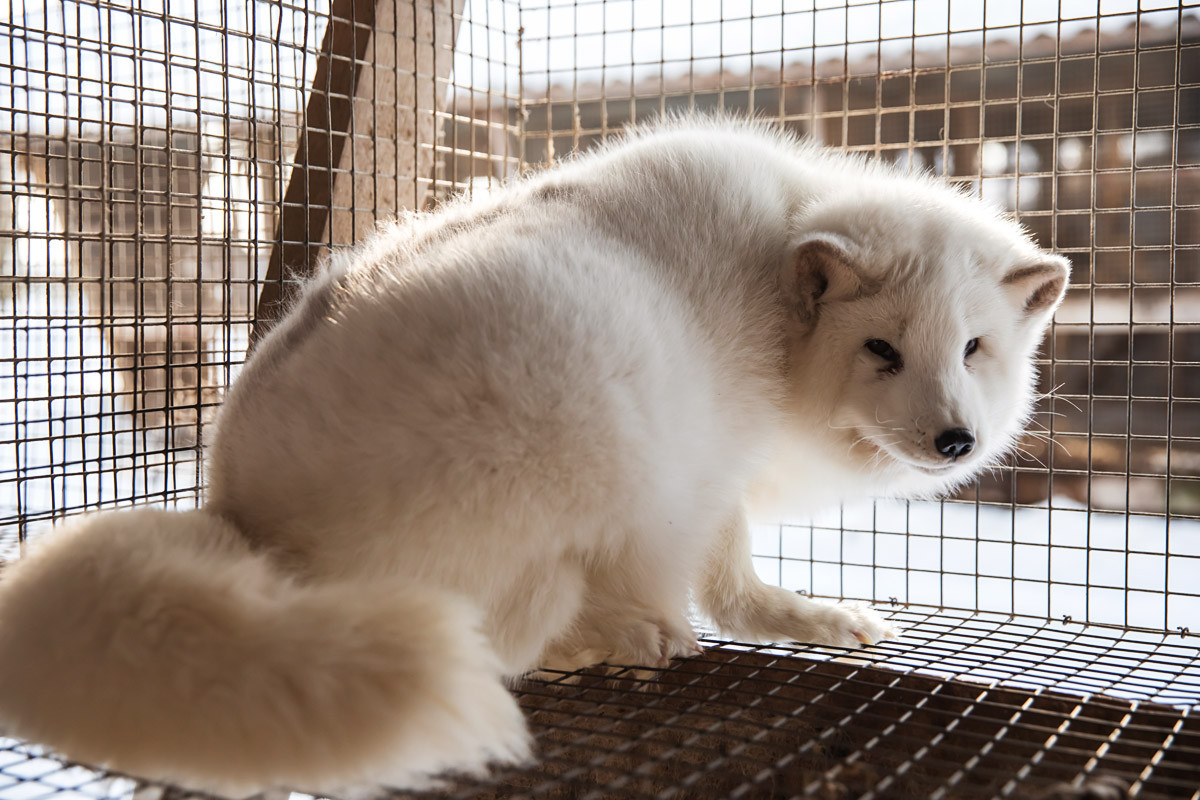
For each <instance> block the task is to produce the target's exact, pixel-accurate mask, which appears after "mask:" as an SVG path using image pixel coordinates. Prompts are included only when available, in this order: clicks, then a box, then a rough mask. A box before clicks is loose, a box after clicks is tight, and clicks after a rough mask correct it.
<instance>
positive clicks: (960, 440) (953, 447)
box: [933, 428, 975, 461]
mask: <svg viewBox="0 0 1200 800" xmlns="http://www.w3.org/2000/svg"><path fill="white" fill-rule="evenodd" d="M933 446H934V447H936V448H937V451H938V452H939V453H941V454H942V455H944V456H945V457H946V458H948V459H950V460H951V461H954V460H956V459H958V458H959V457H960V456H965V455H966V454H967V453H969V452H971V450H972V449H974V447H975V434H973V433H971V432H970V431H969V430H967V429H966V428H951V429H950V430H948V431H942V432H941V433H939V434H938V437H937V438H936V439H934V440H933Z"/></svg>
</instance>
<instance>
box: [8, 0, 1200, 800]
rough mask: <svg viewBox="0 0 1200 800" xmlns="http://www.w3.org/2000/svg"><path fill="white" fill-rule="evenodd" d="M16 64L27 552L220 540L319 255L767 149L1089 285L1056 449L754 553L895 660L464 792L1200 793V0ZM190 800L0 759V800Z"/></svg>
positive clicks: (715, 659) (347, 39)
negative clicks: (915, 179)
mask: <svg viewBox="0 0 1200 800" xmlns="http://www.w3.org/2000/svg"><path fill="white" fill-rule="evenodd" d="M0 52H3V54H4V55H3V56H2V57H0V253H2V254H3V267H2V268H0V275H2V276H3V295H2V300H0V302H3V305H4V309H5V314H4V315H3V326H2V327H0V360H2V361H3V365H4V369H3V370H2V371H0V437H2V441H0V525H2V526H3V533H2V534H0V555H3V557H4V558H6V559H14V558H18V557H19V554H20V552H21V550H22V548H23V546H24V543H25V542H26V541H27V540H29V539H30V538H32V537H36V536H41V535H53V533H52V532H51V522H52V521H54V520H56V519H60V518H62V517H65V516H70V515H74V514H77V513H80V512H83V511H87V510H93V509H98V508H107V507H114V506H122V505H128V504H133V503H156V504H165V505H168V506H176V507H189V506H192V505H194V504H195V503H196V502H197V501H198V499H199V496H200V493H201V487H202V486H203V484H204V477H205V476H204V466H203V460H202V445H203V443H204V441H205V433H206V429H207V426H208V425H209V423H210V421H211V419H212V416H213V413H214V411H215V409H216V407H217V406H218V405H219V402H220V398H221V395H222V391H223V389H224V388H225V387H226V386H228V385H229V383H230V382H231V381H232V380H233V379H234V378H235V377H236V375H237V374H238V371H239V368H240V365H241V364H242V362H243V361H244V359H245V357H246V352H247V348H248V346H249V344H250V341H251V339H252V338H253V337H254V335H255V331H256V330H261V327H262V326H263V325H264V324H265V323H266V322H268V321H269V320H270V319H271V318H272V317H273V316H274V315H275V314H276V313H277V309H278V307H279V305H280V302H281V301H282V300H284V299H286V298H287V297H288V295H289V292H290V291H291V289H292V288H293V287H294V286H295V285H296V283H297V281H298V280H299V279H300V278H302V277H303V276H304V275H306V274H308V273H309V272H311V271H312V270H314V269H316V268H318V265H319V263H320V260H321V258H322V256H323V255H324V253H325V252H327V251H328V250H329V249H331V248H339V247H344V246H348V245H352V244H354V243H355V242H357V241H360V240H361V239H362V238H363V237H364V236H366V235H368V234H369V233H370V231H371V230H372V229H373V228H374V226H375V225H376V224H377V223H378V222H379V221H381V220H384V219H387V218H389V217H391V216H393V215H394V214H395V213H397V212H398V211H401V210H405V209H426V208H433V207H436V206H437V205H438V204H440V203H441V202H443V201H444V200H445V199H447V198H449V197H452V196H455V195H457V194H459V193H462V192H468V193H480V192H487V191H488V190H489V189H490V188H492V187H493V186H496V185H498V184H499V183H500V182H503V181H505V180H506V179H509V178H512V177H514V176H517V175H519V174H521V173H522V172H524V171H526V170H530V169H537V168H540V167H542V166H544V165H549V164H552V163H554V162H555V161H557V160H559V159H561V158H563V157H566V156H567V155H569V154H571V153H574V152H577V151H582V150H587V149H588V148H590V147H593V146H595V145H596V144H598V143H599V142H602V141H604V140H605V139H607V138H608V137H610V136H615V135H618V134H619V133H620V132H621V131H622V130H623V129H624V127H625V126H627V125H629V124H632V123H638V122H645V121H649V120H652V119H655V118H657V117H659V116H661V115H663V114H667V113H671V112H679V111H692V110H700V111H708V110H720V111H724V112H732V113H744V114H750V115H755V116H758V117H761V118H765V119H769V120H772V121H775V122H777V123H778V124H780V125H782V126H784V127H786V128H788V129H791V130H793V131H796V132H797V133H800V134H802V135H805V136H809V137H812V138H815V139H817V140H818V141H820V142H822V143H824V144H827V145H830V146H833V147H837V148H842V149H845V150H850V151H858V152H864V153H868V154H870V155H871V156H873V157H875V158H879V159H884V160H888V161H893V162H899V163H901V164H903V165H907V166H909V167H911V168H913V169H919V170H929V171H932V172H934V173H935V174H937V175H940V176H944V178H945V179H946V180H948V181H953V182H958V183H961V184H963V185H965V186H967V187H968V188H969V189H970V190H971V191H972V192H974V193H977V194H980V195H982V196H983V197H985V198H987V199H990V200H992V201H994V202H996V203H998V204H1000V205H1002V206H1004V207H1006V208H1007V209H1009V210H1010V211H1012V212H1013V213H1014V214H1015V215H1016V216H1017V218H1018V219H1020V221H1021V222H1022V223H1023V224H1024V225H1025V226H1026V227H1027V228H1029V230H1030V231H1031V232H1032V233H1033V234H1034V236H1035V238H1036V239H1037V241H1038V242H1039V243H1040V244H1041V245H1043V246H1045V247H1048V248H1050V249H1053V250H1054V251H1056V252H1059V253H1062V254H1065V255H1067V256H1069V257H1070V259H1071V261H1072V263H1073V269H1074V274H1073V278H1072V287H1071V289H1070V292H1069V294H1068V297H1067V299H1066V301H1065V303H1064V305H1063V306H1062V308H1061V309H1060V311H1059V313H1058V315H1057V318H1056V322H1055V323H1054V325H1053V327H1052V329H1051V333H1050V335H1049V336H1048V338H1047V341H1046V343H1045V345H1044V348H1043V351H1042V353H1041V355H1040V359H1039V364H1040V372H1041V377H1040V380H1041V384H1040V387H1039V388H1040V391H1041V393H1042V394H1041V397H1040V399H1039V402H1038V409H1037V411H1038V414H1037V416H1036V417H1035V419H1036V422H1035V424H1034V428H1035V430H1033V431H1031V432H1030V434H1029V435H1028V437H1027V438H1026V439H1025V440H1024V441H1023V446H1022V452H1021V454H1020V455H1019V456H1017V457H1015V458H1014V460H1013V463H1012V464H1010V465H1008V466H1006V467H1004V468H1001V469H998V470H996V471H994V472H993V473H992V474H989V475H987V476H985V477H984V478H983V479H981V481H980V482H979V483H978V484H976V485H974V486H972V487H970V488H969V489H967V490H965V491H963V492H961V493H960V494H959V495H958V496H956V497H954V498H951V499H948V500H946V501H944V502H908V503H904V502H895V501H871V502H866V503H862V504H859V505H855V506H846V507H844V508H840V509H832V510H830V509H826V510H822V511H821V512H820V513H818V514H816V515H814V516H811V517H807V518H800V519H788V520H781V521H778V522H777V523H776V524H772V525H762V526H758V527H756V528H755V531H754V546H755V556H756V566H757V567H758V569H759V572H760V574H761V575H762V577H764V579H767V580H769V581H770V582H773V583H776V584H779V585H782V586H785V587H788V588H791V589H796V590H801V591H805V592H808V593H811V594H814V595H819V596H824V597H832V598H842V599H846V598H850V599H863V600H870V601H873V602H875V603H876V604H877V605H878V606H879V607H881V608H883V609H884V610H886V611H888V612H889V614H890V615H891V616H892V617H893V618H894V619H895V620H897V621H898V622H899V623H900V625H901V626H902V627H904V628H906V629H907V634H906V636H905V637H904V639H903V640H901V641H900V642H895V643H885V644H884V645H880V646H876V647H875V648H872V649H871V650H869V651H865V652H864V653H856V654H852V656H851V655H848V654H846V653H843V652H838V651H834V650H830V649H828V648H813V647H791V648H773V649H771V648H762V647H748V646H738V645H734V644H732V643H713V644H714V645H715V646H714V648H713V649H711V650H709V651H708V652H707V653H706V654H705V655H704V656H701V657H699V658H697V659H693V660H687V661H682V662H679V663H677V664H675V665H674V666H672V667H671V668H670V669H667V670H657V671H645V670H641V671H616V672H612V671H609V672H604V673H600V672H596V671H592V672H588V673H584V674H581V675H566V676H553V675H551V676H549V677H545V678H544V679H539V680H532V679H531V680H529V681H526V682H524V683H523V684H522V685H521V686H519V687H518V688H517V692H518V695H519V697H520V698H521V701H522V703H523V705H524V706H525V708H526V710H527V711H528V712H529V715H530V720H531V724H532V726H533V728H534V730H535V733H536V735H537V736H538V739H539V746H540V762H539V765H538V766H536V767H534V768H532V769H527V770H514V771H510V772H506V773H501V774H498V775H497V776H495V780H493V781H491V782H488V783H470V782H460V783H458V784H454V785H452V786H449V787H447V788H446V790H445V791H444V792H443V793H442V794H444V795H451V796H470V797H493V796H516V795H522V796H524V795H528V796H548V797H607V796H617V795H621V796H634V797H643V796H644V797H689V796H723V797H767V796H770V797H775V796H818V797H860V796H861V797H979V796H1009V797H1025V796H1033V795H1034V794H1036V793H1045V796H1048V797H1049V796H1063V797H1067V796H1093V797H1102V796H1108V795H1104V794H1100V793H1099V792H1102V791H1110V790H1111V791H1112V792H1113V794H1112V795H1111V796H1124V794H1126V793H1128V795H1129V796H1137V797H1200V774H1198V772H1197V767H1196V765H1197V764H1200V728H1198V727H1197V724H1196V722H1195V718H1194V715H1192V713H1191V712H1192V711H1193V710H1194V709H1195V708H1196V704H1197V703H1198V702H1200V646H1198V645H1197V644H1196V639H1195V634H1194V633H1193V631H1195V632H1196V633H1200V624H1198V623H1200V355H1198V354H1200V7H1197V6H1196V5H1195V4H1194V3H1191V2H1182V3H1169V2H1163V3H1155V2H1142V3H1140V4H1139V3H1136V2H1107V1H1106V2H1066V1H1065V0H1064V2H1060V3H1021V2H1015V1H1010V0H986V1H985V0H980V1H979V2H963V3H958V2H956V3H953V4H951V3H950V2H948V0H882V1H881V2H874V1H873V0H872V1H871V2H866V1H865V0H864V2H853V1H849V2H837V3H834V2H812V3H784V2H782V0H776V1H775V2H772V1H770V0H766V1H763V2H759V1H758V0H756V1H755V2H745V3H730V2H724V3H722V2H719V0H693V2H687V3H676V2H664V1H663V0H573V1H572V2H561V1H560V0H545V1H544V2H541V3H536V2H531V1H530V0H411V2H408V1H406V0H378V2H376V0H331V2H321V1H318V0H311V1H310V0H306V1H305V2H303V3H293V2H286V1H285V0H272V1H270V2H268V1H266V0H254V1H253V2H250V3H247V4H219V3H203V2H191V3H189V2H183V3H178V2H172V3H170V4H169V5H168V4H167V3H166V2H165V0H149V1H147V0H138V1H137V2H134V3H123V2H103V3H92V2H76V1H75V0H45V1H44V2H33V1H30V2H25V1H24V0H18V1H17V2H10V3H9V6H8V9H7V18H5V19H0ZM1089 785H1090V786H1091V787H1092V788H1091V789H1090V791H1092V792H1093V794H1091V795H1088V794H1086V792H1087V791H1089V789H1088V788H1087V787H1088V786H1089ZM1097 787H1099V788H1097ZM1106 787H1107V788H1106ZM177 791H178V790H174V789H169V788H164V787H156V786H152V785H149V784H142V783H138V782H136V780H134V779H126V778H123V777H119V776H110V775H108V774H107V773H104V772H102V771H96V770H94V769H92V768H88V767H80V766H75V765H71V764H68V763H66V762H64V761H62V760H61V759H59V758H57V757H55V756H54V755H53V754H50V753H47V752H45V751H43V750H42V749H40V748H38V747H37V746H36V744H30V743H21V742H18V741H15V740H0V796H3V797H4V798H5V800H9V799H10V798H12V799H18V798H19V800H31V799H32V798H36V797H42V796H47V795H51V794H61V793H68V794H71V795H74V796H88V797H96V796H109V795H113V794H128V793H131V792H137V793H142V792H158V793H163V792H170V793H174V792H177ZM1072 792H1073V793H1074V794H1072Z"/></svg>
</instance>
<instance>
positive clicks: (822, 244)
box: [783, 180, 1070, 494]
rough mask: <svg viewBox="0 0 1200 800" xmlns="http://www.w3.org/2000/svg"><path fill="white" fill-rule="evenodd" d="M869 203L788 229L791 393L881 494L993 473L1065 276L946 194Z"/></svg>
mask: <svg viewBox="0 0 1200 800" xmlns="http://www.w3.org/2000/svg"><path fill="white" fill-rule="evenodd" d="M875 188H876V189H877V190H878V191H875V192H873V193H872V194H871V195H870V196H865V195H864V193H863V191H862V190H861V188H860V189H858V190H857V191H853V192H849V191H848V192H847V193H846V195H845V196H844V197H841V198H835V199H833V200H828V199H826V200H823V201H822V202H820V203H819V204H817V205H814V206H813V207H812V208H810V209H807V210H806V211H805V212H803V213H802V214H801V215H800V216H799V218H798V219H797V221H796V233H795V238H794V240H793V242H792V246H791V249H790V251H789V252H790V258H789V260H788V263H787V265H786V266H785V268H784V269H785V276H784V281H783V285H784V287H785V297H786V301H787V303H788V304H789V305H790V307H791V312H792V313H791V320H792V326H793V334H794V335H793V340H794V348H793V353H794V363H793V366H792V371H791V373H792V377H791V381H792V383H791V391H792V392H793V398H794V402H796V403H804V404H806V405H810V407H809V408H808V409H807V413H806V414H805V417H806V418H807V419H808V420H810V421H813V424H816V425H818V426H821V425H824V426H827V427H828V430H827V431H823V432H822V433H823V435H824V438H825V439H826V440H827V441H828V440H830V439H832V441H833V442H834V443H835V444H836V446H837V447H838V449H839V450H841V449H842V448H843V447H844V450H845V457H846V459H847V460H848V461H849V462H850V463H849V464H848V466H850V467H851V468H853V469H855V470H857V471H860V472H866V473H869V474H870V475H871V477H872V478H873V480H874V482H875V485H882V486H883V487H886V489H887V491H890V492H895V493H903V494H933V493H937V492H939V491H944V490H946V489H948V488H950V487H952V486H954V485H956V484H960V483H963V482H965V481H967V480H969V479H970V478H971V477H973V476H974V475H975V474H976V473H978V472H979V471H980V470H981V469H983V468H985V467H987V466H990V465H993V464H994V463H995V462H996V461H997V460H998V459H1000V458H1001V457H1002V456H1003V455H1004V454H1005V453H1006V452H1007V451H1008V450H1009V449H1010V447H1011V446H1012V445H1013V443H1014V441H1015V437H1016V436H1017V434H1018V433H1019V432H1020V431H1021V429H1022V427H1023V426H1024V424H1025V422H1026V421H1027V420H1028V418H1029V414H1030V411H1031V408H1032V404H1033V398H1034V394H1033V389H1034V381H1035V378H1036V371H1035V366H1034V356H1035V353H1036V350H1037V346H1038V343H1039V342H1040V340H1041V338H1042V335H1043V332H1044V331H1045V328H1046V326H1047V324H1048V323H1049V321H1050V318H1051V316H1052V315H1053V313H1054V310H1055V308H1057V307H1058V304H1059V302H1060V301H1061V300H1062V297H1063V295H1064V292H1065V290H1066V286H1067V279H1068V276H1069V274H1070V269H1069V262H1068V261H1067V260H1066V259H1064V258H1061V257H1059V256H1055V255H1051V254H1049V253H1047V252H1045V251H1043V250H1040V249H1038V248H1037V247H1036V246H1035V245H1034V244H1033V243H1032V242H1031V241H1030V239H1029V237H1028V236H1027V235H1026V234H1025V233H1024V231H1023V230H1022V229H1021V228H1020V227H1019V226H1018V225H1017V224H1016V223H1014V222H1012V221H1010V220H1008V219H1006V218H1005V217H1003V216H1002V215H1001V214H999V213H998V212H997V211H995V210H993V209H990V208H989V207H987V206H985V205H984V204H983V203H981V202H979V201H977V200H974V199H972V198H968V197H965V196H962V195H959V194H958V193H957V192H954V191H953V190H951V189H948V188H945V187H941V186H936V185H934V184H932V183H925V182H916V181H911V180H910V181H908V182H904V183H900V182H897V183H896V184H895V185H894V186H893V185H889V183H883V184H881V185H879V186H876V187H875ZM889 189H891V190H893V191H888V190H889ZM814 400H815V401H816V402H815V403H814ZM813 412H817V413H816V415H815V417H814V415H813Z"/></svg>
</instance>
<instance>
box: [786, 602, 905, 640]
mask: <svg viewBox="0 0 1200 800" xmlns="http://www.w3.org/2000/svg"><path fill="white" fill-rule="evenodd" d="M813 605H814V606H818V605H822V604H818V603H816V602H815V601H814V602H813ZM816 616H817V617H818V618H819V619H818V621H817V624H816V625H815V626H814V628H813V633H812V638H811V639H800V638H798V639H796V640H795V641H807V642H808V643H810V644H822V645H831V646H833V647H858V646H860V645H872V644H876V643H878V642H881V641H883V640H884V639H898V638H900V631H899V630H898V629H897V628H896V627H894V626H893V625H892V624H891V623H890V622H888V621H887V620H886V619H885V618H884V617H883V615H882V614H880V613H879V612H878V611H876V610H875V609H873V608H871V607H870V606H868V605H867V604H866V603H843V604H841V605H836V606H824V608H823V610H822V613H818V614H817V615H816Z"/></svg>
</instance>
